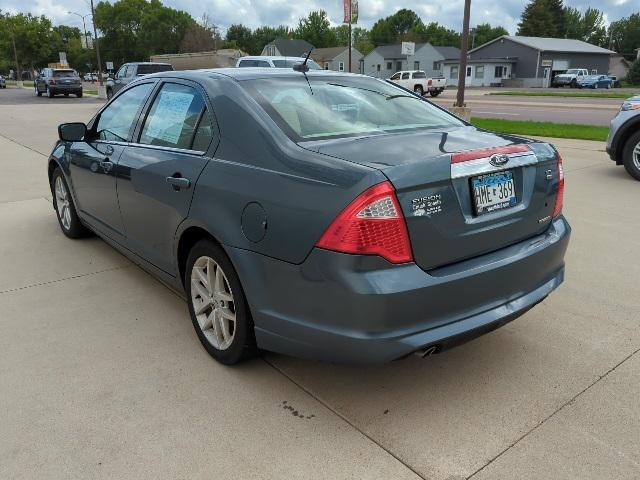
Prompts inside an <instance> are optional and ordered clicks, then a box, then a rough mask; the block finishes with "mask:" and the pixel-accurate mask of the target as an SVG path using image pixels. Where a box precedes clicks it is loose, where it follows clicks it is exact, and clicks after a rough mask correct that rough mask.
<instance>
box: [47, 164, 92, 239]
mask: <svg viewBox="0 0 640 480" xmlns="http://www.w3.org/2000/svg"><path fill="white" fill-rule="evenodd" d="M51 193H52V195H53V209H54V210H55V212H56V217H57V218H58V224H59V225H60V229H61V230H62V233H64V234H65V235H66V236H67V237H69V238H82V237H86V236H89V235H90V234H91V232H90V231H89V229H87V227H85V226H84V225H83V224H82V222H81V221H80V218H78V213H77V212H76V206H75V204H74V203H73V197H72V196H71V191H70V190H69V185H68V184H67V180H66V179H65V178H64V174H63V173H62V170H60V167H58V168H56V169H55V170H54V172H53V175H51Z"/></svg>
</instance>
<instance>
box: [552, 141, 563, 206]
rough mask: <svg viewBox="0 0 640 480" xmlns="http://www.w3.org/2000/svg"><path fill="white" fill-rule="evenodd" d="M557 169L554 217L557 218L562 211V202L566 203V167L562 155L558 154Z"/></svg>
mask: <svg viewBox="0 0 640 480" xmlns="http://www.w3.org/2000/svg"><path fill="white" fill-rule="evenodd" d="M557 159H558V162H557V169H558V193H557V194H556V205H555V207H554V208H553V218H556V217H557V216H558V215H560V214H561V213H562V204H563V203H564V169H563V168H562V157H561V156H560V154H559V153H558V154H557Z"/></svg>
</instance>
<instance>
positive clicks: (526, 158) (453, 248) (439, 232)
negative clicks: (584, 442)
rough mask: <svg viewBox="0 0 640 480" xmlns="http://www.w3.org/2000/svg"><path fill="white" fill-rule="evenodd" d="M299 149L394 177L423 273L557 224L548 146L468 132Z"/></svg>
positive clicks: (396, 136)
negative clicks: (554, 220)
mask: <svg viewBox="0 0 640 480" xmlns="http://www.w3.org/2000/svg"><path fill="white" fill-rule="evenodd" d="M301 145H302V146H304V147H305V148H309V149H312V150H314V151H318V152H320V153H324V154H326V155H331V156H335V157H339V158H342V159H345V160H350V161H354V162H357V163H362V164H365V165H368V166H371V167H375V168H378V169H379V170H381V171H382V172H383V173H384V174H385V175H386V176H387V178H389V180H390V181H391V182H392V184H393V186H394V187H395V189H396V195H397V197H398V201H399V203H400V207H401V209H402V211H403V213H404V216H405V219H406V223H407V228H408V231H409V236H410V241H411V246H412V250H413V256H414V260H415V262H416V263H417V264H418V265H419V266H420V267H421V268H423V269H424V270H430V269H434V268H438V267H442V266H444V265H448V264H452V263H455V262H458V261H462V260H466V259H469V258H471V257H474V256H478V255H482V254H484V253H488V252H491V251H494V250H497V249H500V248H503V247H506V246H508V245H511V244H514V243H517V242H519V241H521V240H524V239H526V238H529V237H532V236H534V235H538V234H540V233H542V232H544V231H545V230H546V229H547V228H548V226H549V224H550V221H551V219H552V218H551V217H552V214H553V210H554V205H555V197H556V192H557V189H558V170H557V163H556V162H557V153H556V151H555V150H554V148H553V147H551V146H550V145H549V144H546V143H537V142H531V141H529V140H525V139H522V138H520V137H512V136H501V135H496V134H492V133H488V132H483V131H480V130H477V129H475V128H473V127H462V128H454V129H449V130H443V131H420V132H413V133H406V134H404V133H402V134H391V135H374V136H369V137H361V138H350V139H338V140H325V141H314V142H303V143H302V144H301ZM492 160H493V162H492ZM496 185H497V187H496ZM500 185H502V186H500ZM494 187H496V188H498V190H497V191H496V192H493V188H494ZM500 189H503V190H502V194H503V195H504V198H503V199H501V198H500V194H501V191H500ZM510 189H512V190H510ZM494 194H497V199H498V201H499V202H498V203H499V204H500V208H498V207H496V203H492V202H491V201H492V200H495V198H494Z"/></svg>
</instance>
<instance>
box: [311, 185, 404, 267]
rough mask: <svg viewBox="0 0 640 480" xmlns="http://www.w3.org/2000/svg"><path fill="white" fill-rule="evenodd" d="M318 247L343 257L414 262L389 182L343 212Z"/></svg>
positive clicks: (367, 191)
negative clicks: (353, 256) (374, 256)
mask: <svg viewBox="0 0 640 480" xmlns="http://www.w3.org/2000/svg"><path fill="white" fill-rule="evenodd" d="M316 246H317V247H320V248H325V249H327V250H333V251H336V252H342V253H354V254H359V255H380V256H381V257H383V258H386V259H387V260H388V261H390V262H391V263H407V262H411V261H412V260H413V255H412V253H411V243H410V242H409V234H408V232H407V225H406V223H405V221H404V217H403V215H402V210H401V209H400V205H399V204H398V199H397V198H396V194H395V190H394V189H393V186H392V185H391V183H389V182H383V183H379V184H378V185H374V186H373V187H371V188H369V189H367V190H365V191H364V192H363V193H361V194H360V195H359V196H358V197H357V198H356V199H355V200H354V201H353V202H351V203H350V204H349V205H348V206H347V207H346V208H345V209H344V210H343V211H342V212H340V214H339V215H338V216H337V217H336V219H335V220H334V221H333V223H331V225H329V228H327V230H326V232H324V234H323V235H322V237H320V240H318V243H316Z"/></svg>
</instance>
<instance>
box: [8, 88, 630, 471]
mask: <svg viewBox="0 0 640 480" xmlns="http://www.w3.org/2000/svg"><path fill="white" fill-rule="evenodd" d="M28 93H31V92H26V91H18V90H14V89H13V90H12V89H7V90H4V91H0V99H1V100H0V167H1V168H2V171H3V188H2V189H0V259H1V262H2V263H1V265H2V268H0V426H1V427H0V429H1V431H2V434H1V435H0V478H2V479H34V480H35V479H43V478H46V479H50V478H51V479H58V478H61V479H62V478H63V479H65V480H67V479H83V480H84V479H89V478H91V479H110V480H111V479H128V480H129V479H134V478H135V479H146V478H148V479H157V478H184V479H189V480H192V479H211V478H238V479H328V478H331V479H346V478H353V479H369V478H370V479H394V480H395V479H436V480H439V479H442V480H445V479H446V480H456V479H457V480H460V479H469V478H472V479H474V480H479V479H483V480H484V479H487V480H488V479H491V480H494V479H505V480H507V479H508V480H512V479H550V478H553V479H554V480H562V479H567V480H568V479H571V480H573V479H577V478H579V479H602V478H616V479H629V480H631V479H637V478H638V472H639V471H640V402H638V398H639V397H640V328H638V327H639V323H640V297H639V296H638V289H637V283H638V282H637V279H638V278H640V264H638V262H637V261H635V259H636V257H637V252H638V249H639V248H640V217H639V216H638V214H637V205H638V195H639V193H638V192H640V190H639V188H640V184H639V183H638V182H637V181H634V180H632V179H631V178H630V177H629V176H628V175H627V174H626V172H625V171H624V170H623V169H622V168H621V167H616V166H614V165H613V164H612V163H611V162H610V161H609V160H608V158H607V156H606V154H605V153H604V145H603V144H602V143H599V142H586V141H575V140H557V141H554V142H555V143H556V145H557V146H558V148H559V149H560V151H561V153H562V155H563V157H564V162H565V163H564V165H565V175H566V182H567V183H566V194H565V195H566V197H565V198H566V200H565V209H564V212H565V215H566V217H567V218H568V219H569V221H570V222H571V225H572V227H573V236H572V240H571V244H570V246H569V251H568V253H567V257H566V268H567V270H566V280H565V283H564V284H563V285H562V286H561V287H560V289H559V290H558V291H556V292H555V293H553V294H552V295H551V296H550V297H549V298H547V299H546V300H545V301H544V302H543V303H541V304H540V305H538V306H536V307H535V308H534V309H533V310H531V311H530V312H528V313H527V314H525V315H524V316H523V317H521V318H520V319H518V320H516V321H514V322H512V323H510V324H508V325H507V326H505V327H503V328H501V329H499V330H497V331H495V332H493V333H490V334H488V335H485V336H483V337H481V338H479V339H477V340H475V341H473V342H471V343H468V344H465V345H463V346H461V347H458V348H456V349H452V350H449V351H446V352H444V353H442V354H440V355H436V356H433V357H429V358H427V359H419V358H417V357H413V356H412V357H410V358H407V359H405V360H401V361H396V362H393V363H391V364H387V365H379V366H371V367H355V366H345V365H335V364H327V363H319V362H310V361H302V360H298V359H295V358H290V357H286V356H282V355H276V354H270V353H266V354H264V355H263V356H262V357H261V358H256V359H254V360H252V361H249V362H246V363H244V364H242V365H239V366H236V367H232V368H230V367H225V366H223V365H220V364H218V363H216V362H215V361H214V360H212V359H211V358H210V357H209V356H208V354H207V353H206V352H205V351H204V349H203V348H202V347H201V345H200V343H199V342H198V340H197V338H196V335H195V333H194V331H193V328H192V326H191V322H190V319H189V315H188V311H187V306H186V304H185V302H184V301H183V300H182V299H180V298H178V297H177V296H176V295H175V294H174V293H173V292H171V291H170V290H168V289H167V288H166V287H164V286H163V285H162V284H160V283H159V282H158V281H156V280H155V279H154V278H152V277H151V276H149V275H148V274H147V273H145V272H144V271H142V270H140V269H139V268H138V267H136V266H135V265H133V264H132V263H131V262H129V261H128V260H127V259H125V258H124V257H122V256H121V255H120V254H118V253H117V252H116V251H114V250H113V249H112V248H111V247H109V246H108V245H106V244H105V243H104V242H103V241H101V240H100V239H98V238H89V239H84V240H78V241H72V240H69V239H67V238H66V237H64V236H63V235H62V233H61V232H60V230H59V227H58V224H57V221H56V218H55V214H54V211H53V209H52V206H51V193H50V190H49V187H48V184H47V176H46V159H47V155H48V153H49V151H50V149H51V147H52V145H53V143H54V141H55V139H56V135H57V134H56V127H57V125H58V124H59V123H60V122H63V121H75V120H85V121H86V120H88V119H89V118H90V116H91V115H92V114H93V112H95V110H96V108H97V107H98V106H99V104H100V103H99V102H97V101H96V100H91V99H88V98H83V99H80V100H78V99H75V98H70V99H63V98H61V99H55V100H50V99H36V98H35V97H34V96H32V95H28ZM460 294H461V295H463V294H464V292H460ZM328 300H330V299H328Z"/></svg>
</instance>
